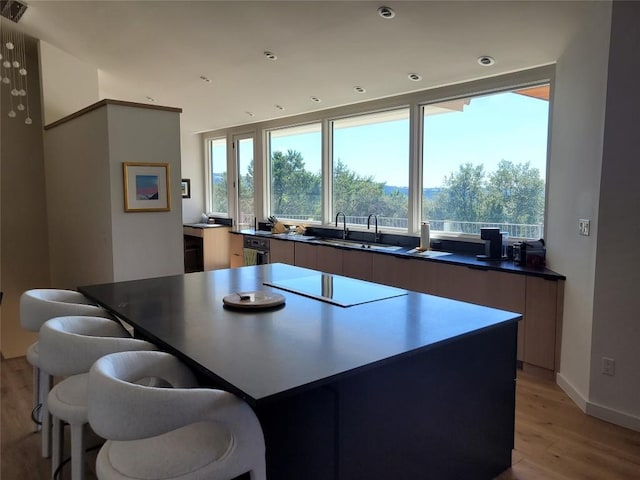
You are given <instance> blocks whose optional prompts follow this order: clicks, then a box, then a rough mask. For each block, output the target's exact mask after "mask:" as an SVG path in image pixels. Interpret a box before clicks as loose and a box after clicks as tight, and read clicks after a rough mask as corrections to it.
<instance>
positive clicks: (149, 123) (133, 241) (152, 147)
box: [107, 105, 184, 282]
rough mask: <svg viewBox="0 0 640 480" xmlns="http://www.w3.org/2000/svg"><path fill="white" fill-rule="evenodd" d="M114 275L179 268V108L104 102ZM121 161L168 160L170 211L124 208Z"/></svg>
mask: <svg viewBox="0 0 640 480" xmlns="http://www.w3.org/2000/svg"><path fill="white" fill-rule="evenodd" d="M107 111H108V131H109V160H108V162H109V170H110V178H111V201H110V216H111V225H112V231H111V237H112V241H113V281H116V282H117V281H123V280H133V279H138V278H150V277H160V276H164V275H176V274H180V273H184V247H183V234H182V208H181V202H182V198H181V194H180V178H181V165H180V114H178V113H175V112H168V111H163V110H155V109H150V108H134V107H127V106H120V105H108V106H107ZM122 162H149V163H154V162H158V163H168V164H169V167H170V172H171V187H170V188H171V211H169V212H125V211H124V193H123V192H124V187H123V173H122Z"/></svg>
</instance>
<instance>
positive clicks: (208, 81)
mask: <svg viewBox="0 0 640 480" xmlns="http://www.w3.org/2000/svg"><path fill="white" fill-rule="evenodd" d="M200 80H202V81H203V82H204V83H211V79H210V78H209V77H205V76H204V75H200Z"/></svg>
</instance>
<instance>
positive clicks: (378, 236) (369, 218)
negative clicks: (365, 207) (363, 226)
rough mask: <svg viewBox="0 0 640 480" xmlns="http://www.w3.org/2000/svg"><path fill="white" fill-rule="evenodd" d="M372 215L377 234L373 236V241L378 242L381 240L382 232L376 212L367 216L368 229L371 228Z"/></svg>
mask: <svg viewBox="0 0 640 480" xmlns="http://www.w3.org/2000/svg"><path fill="white" fill-rule="evenodd" d="M371 217H373V219H374V220H375V222H376V223H375V236H374V237H373V242H374V243H378V241H379V240H380V234H379V233H378V216H377V215H376V214H375V213H372V214H370V215H369V216H368V217H367V230H369V229H370V228H371Z"/></svg>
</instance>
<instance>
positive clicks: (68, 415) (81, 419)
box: [47, 373, 89, 424]
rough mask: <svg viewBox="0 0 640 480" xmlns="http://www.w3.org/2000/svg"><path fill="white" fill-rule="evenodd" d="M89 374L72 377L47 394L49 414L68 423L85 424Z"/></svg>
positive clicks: (86, 420) (86, 419)
mask: <svg viewBox="0 0 640 480" xmlns="http://www.w3.org/2000/svg"><path fill="white" fill-rule="evenodd" d="M88 383H89V374H88V373H81V374H79V375H72V376H71V377H67V378H65V379H64V380H62V381H61V382H60V383H58V384H57V385H56V386H55V387H53V388H52V389H51V391H50V392H49V396H48V397H47V406H48V408H49V411H50V412H51V414H52V415H53V416H55V417H57V418H59V419H61V420H64V421H66V422H68V423H75V424H78V423H87V422H88V421H89V420H88V408H87V397H88V392H87V387H88Z"/></svg>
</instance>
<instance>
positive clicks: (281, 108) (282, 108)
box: [274, 105, 284, 110]
mask: <svg viewBox="0 0 640 480" xmlns="http://www.w3.org/2000/svg"><path fill="white" fill-rule="evenodd" d="M274 107H276V108H277V109H278V110H284V107H283V106H282V105H274Z"/></svg>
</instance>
